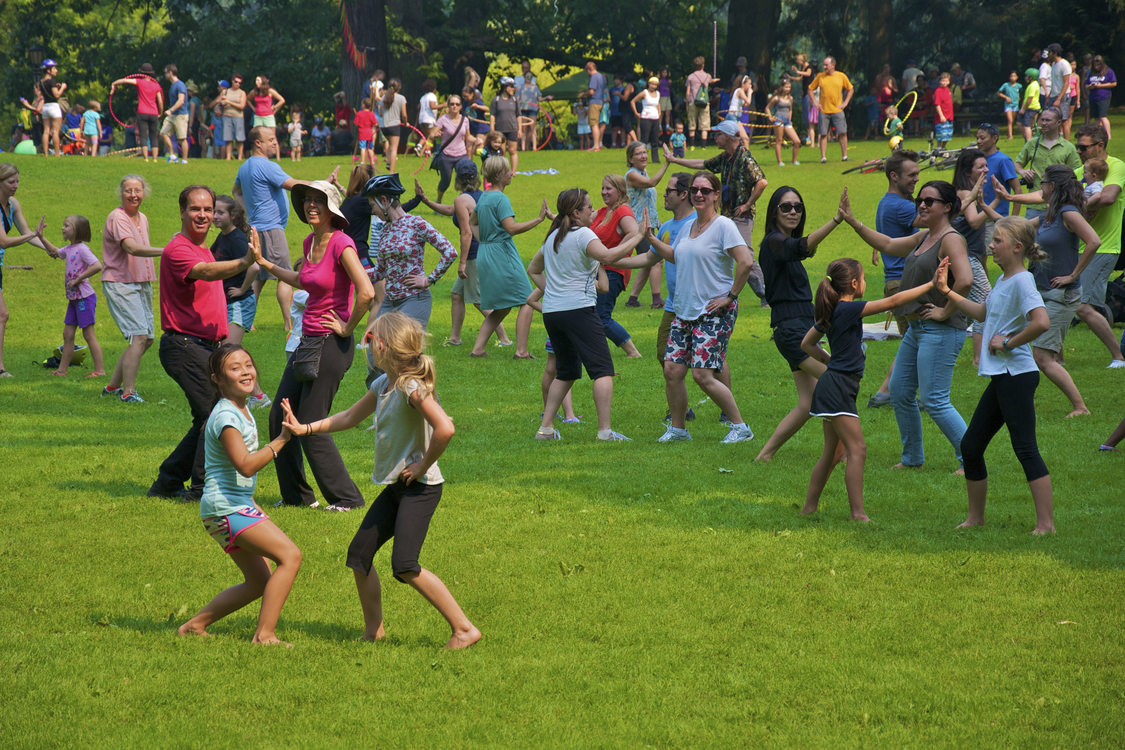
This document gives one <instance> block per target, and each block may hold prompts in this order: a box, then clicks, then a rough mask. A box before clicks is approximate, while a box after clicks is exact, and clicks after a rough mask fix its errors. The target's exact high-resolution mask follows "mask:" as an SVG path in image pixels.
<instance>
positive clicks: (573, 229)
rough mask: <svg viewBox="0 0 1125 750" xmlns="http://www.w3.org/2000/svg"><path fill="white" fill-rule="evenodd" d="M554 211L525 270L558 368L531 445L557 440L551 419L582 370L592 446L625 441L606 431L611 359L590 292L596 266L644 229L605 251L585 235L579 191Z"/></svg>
mask: <svg viewBox="0 0 1125 750" xmlns="http://www.w3.org/2000/svg"><path fill="white" fill-rule="evenodd" d="M555 206H556V209H557V210H558V213H557V214H556V216H555V219H554V221H553V222H551V231H550V232H548V234H547V239H546V240H545V241H544V243H543V247H541V248H540V249H539V252H538V253H536V254H535V257H534V258H532V259H531V265H529V266H528V269H527V271H528V273H529V274H530V275H531V278H532V280H533V281H535V284H536V286H538V287H539V288H540V289H542V290H543V326H544V328H546V329H547V335H548V336H549V337H550V339H551V345H552V347H553V348H554V350H555V357H556V358H557V363H558V364H557V372H556V375H555V380H554V382H553V383H552V384H551V387H550V390H549V391H548V392H547V404H546V407H545V409H544V411H543V423H542V424H541V425H540V426H539V431H538V432H537V433H536V434H535V439H536V440H558V439H559V433H558V430H556V429H555V428H554V426H553V424H552V423H553V421H554V415H555V414H556V413H557V412H558V410H559V406H560V405H561V404H562V401H563V398H564V397H565V396H566V394H567V393H569V392H570V388H571V386H572V385H574V381H575V380H578V378H580V377H581V376H582V366H583V365H585V367H586V374H587V375H589V376H590V378H591V380H593V381H594V384H593V391H594V407H595V408H596V409H597V411H598V440H628V439H629V438H627V437H625V436H624V435H622V434H620V433H617V432H614V431H613V430H612V429H610V421H609V417H610V402H611V401H612V399H613V359H612V358H611V357H610V354H609V344H607V343H606V337H605V330H604V329H603V328H602V321H601V318H600V317H599V316H598V313H597V311H596V310H595V304H596V302H597V293H596V288H595V287H596V285H597V281H598V268H599V264H600V263H614V262H616V261H618V260H620V259H622V258H624V257H625V256H626V255H628V254H629V253H631V252H632V251H633V249H634V248H635V247H636V246H637V244H638V243H640V241H641V240H642V239H644V236H645V234H647V232H648V223H647V222H643V221H642V223H641V226H640V227H638V229H637V231H636V232H633V233H632V234H630V235H628V236H627V237H625V238H624V239H623V240H622V241H621V242H620V244H618V245H617V246H615V247H614V248H613V249H612V250H611V249H607V248H606V246H605V245H604V244H602V241H601V240H599V239H598V236H597V235H596V234H594V231H593V230H592V229H590V222H591V221H593V218H594V207H593V206H592V205H591V204H590V196H589V195H588V194H587V193H586V191H585V190H582V189H581V188H571V189H570V190H564V191H563V192H561V193H559V197H558V200H557V201H556V203H555Z"/></svg>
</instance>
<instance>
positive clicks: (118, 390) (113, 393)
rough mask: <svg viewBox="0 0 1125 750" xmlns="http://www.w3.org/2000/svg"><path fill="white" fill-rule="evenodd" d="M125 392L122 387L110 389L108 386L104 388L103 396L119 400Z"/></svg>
mask: <svg viewBox="0 0 1125 750" xmlns="http://www.w3.org/2000/svg"><path fill="white" fill-rule="evenodd" d="M124 392H125V389H124V388H122V387H121V386H117V387H116V388H110V387H109V386H108V385H107V386H106V387H105V388H102V393H101V395H103V396H117V397H118V398H121V394H122V393H124Z"/></svg>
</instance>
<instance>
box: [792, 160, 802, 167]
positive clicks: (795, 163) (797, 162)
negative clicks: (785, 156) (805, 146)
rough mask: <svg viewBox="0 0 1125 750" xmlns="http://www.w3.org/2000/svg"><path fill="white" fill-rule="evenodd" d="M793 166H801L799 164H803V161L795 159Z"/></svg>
mask: <svg viewBox="0 0 1125 750" xmlns="http://www.w3.org/2000/svg"><path fill="white" fill-rule="evenodd" d="M793 166H794V167H799V166H801V162H799V161H795V162H793Z"/></svg>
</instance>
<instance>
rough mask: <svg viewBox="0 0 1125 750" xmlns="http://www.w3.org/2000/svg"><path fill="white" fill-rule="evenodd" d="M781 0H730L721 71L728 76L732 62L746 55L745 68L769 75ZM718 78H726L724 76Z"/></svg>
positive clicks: (732, 67)
mask: <svg viewBox="0 0 1125 750" xmlns="http://www.w3.org/2000/svg"><path fill="white" fill-rule="evenodd" d="M780 16H781V0H730V4H729V5H728V7H727V41H726V45H725V46H724V48H723V50H724V52H723V57H722V58H721V65H720V67H719V70H720V71H723V72H724V73H725V74H727V75H729V74H730V71H731V70H733V69H734V61H735V58H737V57H738V56H740V55H745V56H746V63H747V66H746V67H747V68H748V69H749V70H751V71H753V72H754V73H761V74H762V75H764V76H766V80H769V78H770V68H771V65H772V63H773V57H774V42H775V38H776V36H777V22H778V20H779V18H780ZM719 78H723V80H724V81H725V80H726V79H725V78H724V77H723V75H719Z"/></svg>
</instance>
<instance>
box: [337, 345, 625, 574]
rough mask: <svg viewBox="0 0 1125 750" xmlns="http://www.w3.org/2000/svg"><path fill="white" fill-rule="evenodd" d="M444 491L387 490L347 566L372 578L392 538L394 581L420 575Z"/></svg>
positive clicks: (436, 487) (432, 487)
mask: <svg viewBox="0 0 1125 750" xmlns="http://www.w3.org/2000/svg"><path fill="white" fill-rule="evenodd" d="M602 341H603V343H604V341H605V340H604V339H603V340H602ZM441 488H442V485H440V484H421V483H420V482H414V483H413V484H409V485H408V484H406V483H405V482H404V481H402V480H401V479H400V480H398V481H397V482H395V483H394V484H389V485H387V486H386V487H384V488H383V491H382V492H380V493H379V497H377V498H375V502H373V503H371V509H370V510H368V511H367V515H365V516H364V517H363V523H361V524H360V525H359V530H358V531H356V533H355V536H354V537H353V538H352V542H351V544H349V545H348V556H347V566H348V567H349V568H351V569H352V570H355V571H359V572H361V573H363V574H364V575H370V574H371V563H372V561H373V560H374V559H375V553H376V552H378V551H379V548H380V547H382V546H383V545H384V544H386V543H387V542H388V541H389V540H390V539H392V538H393V539H394V540H395V545H394V549H392V550H391V572H392V573H394V577H395V578H396V579H398V580H399V581H402V576H403V574H405V573H420V572H421V571H422V566H421V565H420V564H419V563H418V557H419V556H420V555H421V553H422V544H423V543H424V542H425V541H426V532H428V531H429V530H430V519H431V518H433V515H434V511H436V510H437V506H438V503H439V502H441Z"/></svg>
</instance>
